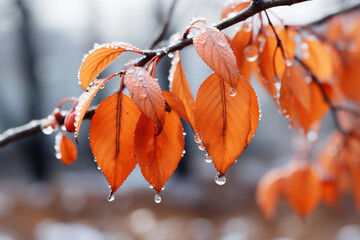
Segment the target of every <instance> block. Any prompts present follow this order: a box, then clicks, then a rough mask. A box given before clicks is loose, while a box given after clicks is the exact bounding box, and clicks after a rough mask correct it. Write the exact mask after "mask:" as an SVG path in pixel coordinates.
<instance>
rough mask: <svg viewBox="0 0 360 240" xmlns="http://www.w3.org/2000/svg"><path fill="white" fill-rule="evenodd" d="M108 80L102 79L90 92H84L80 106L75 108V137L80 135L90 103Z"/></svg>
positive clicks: (95, 83) (96, 82) (97, 81)
mask: <svg viewBox="0 0 360 240" xmlns="http://www.w3.org/2000/svg"><path fill="white" fill-rule="evenodd" d="M106 81H107V79H100V80H96V81H95V82H94V85H93V86H91V87H90V89H89V91H87V92H86V91H85V92H83V93H82V94H81V95H80V97H79V102H78V105H77V106H76V108H75V123H74V125H75V137H76V138H77V137H78V135H79V130H80V126H81V123H82V120H83V118H84V116H85V113H86V110H87V109H88V107H89V105H90V102H91V101H92V100H93V98H94V97H95V95H96V93H97V92H98V91H99V89H101V88H103V87H104V84H105V82H106Z"/></svg>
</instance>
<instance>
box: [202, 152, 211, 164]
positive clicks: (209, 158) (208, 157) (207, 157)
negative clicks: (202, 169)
mask: <svg viewBox="0 0 360 240" xmlns="http://www.w3.org/2000/svg"><path fill="white" fill-rule="evenodd" d="M204 160H205V162H206V163H211V162H212V159H211V157H210V156H209V154H208V153H206V154H205V156H204Z"/></svg>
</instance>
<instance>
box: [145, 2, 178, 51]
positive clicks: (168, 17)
mask: <svg viewBox="0 0 360 240" xmlns="http://www.w3.org/2000/svg"><path fill="white" fill-rule="evenodd" d="M176 2H177V0H173V1H172V3H171V5H170V8H169V10H168V12H167V14H166V16H165V18H164V19H163V22H162V25H161V28H159V29H158V31H157V33H156V34H155V37H154V40H153V41H152V43H151V45H150V49H153V48H154V47H155V46H156V45H157V44H158V43H159V42H160V41H161V40H162V38H163V37H164V35H165V33H166V30H167V29H168V27H169V24H170V20H171V16H172V14H173V12H174V9H175V5H176Z"/></svg>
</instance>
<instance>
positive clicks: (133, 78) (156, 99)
mask: <svg viewBox="0 0 360 240" xmlns="http://www.w3.org/2000/svg"><path fill="white" fill-rule="evenodd" d="M125 81H126V86H127V87H128V90H129V92H130V94H131V98H132V100H133V101H134V102H135V104H136V105H137V106H138V108H139V109H140V111H141V112H142V113H143V114H145V115H146V116H147V117H149V118H150V119H151V120H153V121H154V123H155V124H156V126H157V127H158V129H159V132H160V131H161V129H162V127H163V125H164V122H165V100H164V96H163V94H162V91H161V88H160V86H159V83H158V82H157V81H156V79H155V78H153V77H152V76H150V74H149V73H148V72H147V71H146V70H145V69H144V68H141V67H129V68H127V70H126V73H125Z"/></svg>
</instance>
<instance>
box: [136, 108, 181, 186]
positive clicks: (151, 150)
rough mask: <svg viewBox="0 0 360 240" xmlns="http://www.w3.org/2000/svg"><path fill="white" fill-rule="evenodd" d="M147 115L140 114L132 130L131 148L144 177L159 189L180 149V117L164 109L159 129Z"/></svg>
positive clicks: (172, 170)
mask: <svg viewBox="0 0 360 240" xmlns="http://www.w3.org/2000/svg"><path fill="white" fill-rule="evenodd" d="M156 134H157V129H156V127H155V125H154V122H152V121H151V120H150V119H149V118H148V117H146V116H145V115H144V114H141V116H140V118H139V120H138V122H137V125H136V130H135V152H136V157H137V161H138V163H139V165H140V169H141V172H142V174H143V176H144V178H145V179H146V181H148V182H149V184H151V185H152V186H153V187H154V189H155V190H156V192H157V193H159V192H160V191H161V189H162V187H163V186H164V184H165V182H166V181H167V180H168V179H169V178H170V177H171V176H172V174H173V173H174V171H175V169H176V168H177V165H178V164H179V162H180V160H181V157H182V154H183V150H184V136H183V129H182V125H181V121H180V118H179V116H178V115H177V114H176V112H174V111H171V113H166V121H165V124H164V127H163V130H162V132H161V133H160V134H159V135H156Z"/></svg>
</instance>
